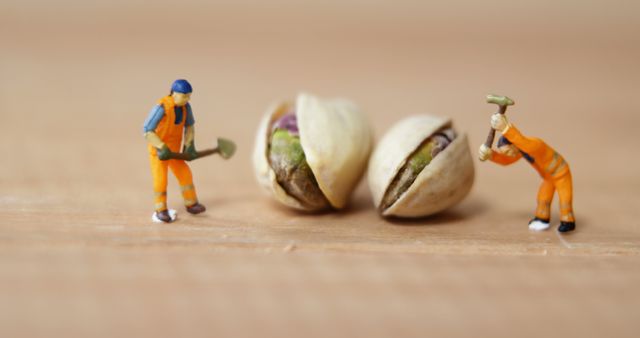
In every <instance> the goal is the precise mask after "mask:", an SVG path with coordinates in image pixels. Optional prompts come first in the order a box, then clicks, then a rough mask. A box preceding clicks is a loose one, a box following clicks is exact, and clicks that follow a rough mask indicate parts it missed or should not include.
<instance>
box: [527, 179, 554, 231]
mask: <svg viewBox="0 0 640 338" xmlns="http://www.w3.org/2000/svg"><path fill="white" fill-rule="evenodd" d="M554 192H555V187H554V185H553V182H551V181H548V180H543V181H542V184H540V189H539V190H538V207H537V208H536V217H535V218H534V219H532V220H531V221H529V229H531V230H536V231H540V230H546V229H548V228H549V218H550V216H551V201H552V200H553V194H554Z"/></svg>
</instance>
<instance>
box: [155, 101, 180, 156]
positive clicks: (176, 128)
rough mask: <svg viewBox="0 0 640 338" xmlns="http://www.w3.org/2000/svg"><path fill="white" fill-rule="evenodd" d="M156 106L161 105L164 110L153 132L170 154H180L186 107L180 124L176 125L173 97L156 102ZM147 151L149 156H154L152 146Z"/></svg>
mask: <svg viewBox="0 0 640 338" xmlns="http://www.w3.org/2000/svg"><path fill="white" fill-rule="evenodd" d="M158 104H160V105H162V108H164V116H163V117H162V119H160V122H158V126H157V127H156V129H155V130H154V132H155V133H156V134H157V135H158V137H160V139H161V140H162V142H164V143H165V144H166V145H167V147H169V149H171V151H172V152H176V153H177V152H180V146H181V145H182V134H183V133H184V124H185V121H186V120H187V116H186V115H187V109H186V106H185V107H183V108H182V109H184V112H183V115H184V116H183V117H182V119H181V121H180V123H178V124H176V123H175V121H176V103H175V102H174V101H173V97H172V96H171V95H167V96H165V97H163V98H161V99H160V100H158ZM149 151H150V152H151V154H153V155H155V154H156V148H155V147H154V146H152V145H149Z"/></svg>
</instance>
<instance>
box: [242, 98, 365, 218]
mask: <svg viewBox="0 0 640 338" xmlns="http://www.w3.org/2000/svg"><path fill="white" fill-rule="evenodd" d="M293 107H295V113H296V118H297V122H298V130H299V133H300V145H301V147H302V150H303V151H304V153H305V156H306V161H307V163H308V165H309V167H310V168H311V171H312V172H313V174H314V176H315V178H316V180H317V182H318V187H319V188H320V190H321V191H322V193H323V194H324V196H325V197H326V198H327V200H328V201H329V203H330V204H331V206H332V207H333V208H335V209H341V208H344V207H345V206H346V204H347V202H348V200H349V196H350V195H351V193H352V191H353V189H354V188H355V187H356V185H357V184H358V182H359V181H360V179H361V178H362V175H363V174H364V171H365V169H366V167H367V161H368V159H369V155H370V153H371V143H372V135H371V129H370V127H369V123H368V122H367V120H366V118H365V117H364V115H363V114H362V113H360V111H359V110H358V108H357V107H356V106H355V105H354V104H353V103H351V102H350V101H347V100H343V99H331V100H325V99H320V98H318V97H315V96H312V95H309V94H305V93H302V94H299V95H298V96H297V97H296V101H295V105H293V104H291V103H287V102H283V103H279V104H275V105H273V106H271V107H269V109H268V110H267V111H266V113H265V114H264V117H263V118H262V121H261V122H260V126H259V127H258V132H257V136H256V143H255V148H254V152H253V165H254V171H255V174H256V177H257V179H258V182H259V184H260V185H261V186H262V187H263V188H264V189H265V190H266V191H267V192H268V193H270V194H272V195H273V196H274V197H275V199H276V200H278V201H280V202H281V203H283V204H285V205H287V206H289V207H292V208H295V209H299V210H306V208H305V207H304V206H303V205H302V204H301V203H300V202H298V200H296V199H295V198H293V197H291V196H289V195H288V194H287V192H286V191H285V190H284V189H283V188H282V187H281V186H280V184H279V183H278V182H277V180H276V175H275V172H274V171H273V169H272V168H271V166H270V163H269V154H268V153H269V139H270V137H271V131H272V130H271V128H272V125H273V123H274V122H275V121H276V120H278V118H280V117H281V116H283V115H284V114H286V113H287V112H289V111H291V108H293Z"/></svg>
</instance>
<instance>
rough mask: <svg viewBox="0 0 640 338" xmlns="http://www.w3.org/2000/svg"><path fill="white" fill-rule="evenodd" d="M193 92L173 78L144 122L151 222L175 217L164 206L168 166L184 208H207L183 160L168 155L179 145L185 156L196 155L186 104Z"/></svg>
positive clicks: (177, 150) (195, 210)
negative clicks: (177, 186) (149, 172)
mask: <svg viewBox="0 0 640 338" xmlns="http://www.w3.org/2000/svg"><path fill="white" fill-rule="evenodd" d="M192 92H193V88H192V87H191V84H190V83H189V82H188V81H187V80H184V79H179V80H176V81H174V82H173V84H172V85H171V91H170V93H169V95H167V96H165V97H163V98H161V99H160V100H158V103H157V105H155V106H154V107H153V108H152V109H151V112H150V113H149V116H148V117H147V119H146V121H145V123H144V128H143V129H144V137H145V139H146V140H147V142H148V143H149V145H148V148H149V159H150V162H151V174H152V176H153V192H154V202H155V204H154V206H155V213H154V214H153V220H154V221H162V222H166V223H169V222H172V221H173V220H175V212H173V210H169V209H168V208H167V178H168V170H169V169H171V171H172V172H173V174H174V175H175V177H176V178H177V179H178V182H179V184H180V190H181V191H182V197H183V199H184V204H185V207H186V209H187V211H188V212H189V213H191V214H199V213H202V212H204V211H205V210H206V208H205V207H204V205H202V204H200V203H199V202H198V197H197V195H196V190H195V186H194V184H193V175H192V174H191V169H189V166H188V165H187V163H186V162H185V160H183V159H175V158H171V157H170V155H171V154H172V153H180V147H181V146H183V151H182V153H184V154H187V156H188V158H187V160H189V159H194V158H196V157H197V152H196V149H195V144H194V139H195V131H194V124H195V120H194V118H193V112H192V110H191V105H190V104H189V101H190V100H191V93H192ZM183 144H184V145H183ZM170 211H171V212H170Z"/></svg>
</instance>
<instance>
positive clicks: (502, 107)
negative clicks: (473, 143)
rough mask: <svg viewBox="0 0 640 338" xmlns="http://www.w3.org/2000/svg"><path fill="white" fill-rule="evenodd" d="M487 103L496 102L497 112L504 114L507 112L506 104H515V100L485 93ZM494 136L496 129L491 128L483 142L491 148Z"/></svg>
mask: <svg viewBox="0 0 640 338" xmlns="http://www.w3.org/2000/svg"><path fill="white" fill-rule="evenodd" d="M487 103H493V104H497V105H498V111H497V113H498V114H502V115H504V114H505V113H506V112H507V107H508V106H513V105H514V104H515V102H513V100H512V99H510V98H508V97H506V96H498V95H492V94H489V95H487ZM495 137H496V131H495V129H493V128H491V130H490V131H489V135H488V136H487V140H486V141H485V142H484V145H485V146H486V147H487V148H491V146H492V145H493V139H495Z"/></svg>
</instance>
